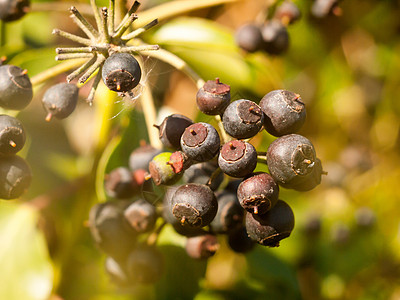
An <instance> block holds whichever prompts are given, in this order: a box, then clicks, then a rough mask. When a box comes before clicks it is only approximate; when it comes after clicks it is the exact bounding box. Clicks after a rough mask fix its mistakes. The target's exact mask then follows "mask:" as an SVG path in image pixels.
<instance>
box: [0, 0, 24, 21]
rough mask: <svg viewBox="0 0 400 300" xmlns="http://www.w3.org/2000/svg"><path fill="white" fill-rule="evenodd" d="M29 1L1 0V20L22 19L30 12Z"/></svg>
mask: <svg viewBox="0 0 400 300" xmlns="http://www.w3.org/2000/svg"><path fill="white" fill-rule="evenodd" d="M29 6H30V1H29V0H0V20H2V21H4V22H10V21H15V20H18V19H20V18H22V17H23V16H24V15H25V14H26V13H27V12H28V10H29Z"/></svg>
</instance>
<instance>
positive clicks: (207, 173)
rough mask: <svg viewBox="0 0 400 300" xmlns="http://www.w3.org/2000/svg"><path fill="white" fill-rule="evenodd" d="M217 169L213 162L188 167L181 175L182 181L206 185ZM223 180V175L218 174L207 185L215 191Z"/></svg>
mask: <svg viewBox="0 0 400 300" xmlns="http://www.w3.org/2000/svg"><path fill="white" fill-rule="evenodd" d="M217 169H218V165H217V164H216V163H214V161H207V162H203V163H199V164H194V165H192V166H190V167H189V168H188V169H187V170H186V171H185V173H184V174H183V181H184V182H186V183H201V184H207V183H208V181H209V180H210V178H211V176H212V174H213V173H214V172H215V171H216V170H217ZM223 180H224V174H223V173H222V172H220V173H219V174H218V175H217V176H216V177H215V178H214V179H213V180H212V182H211V183H210V184H209V187H210V188H211V189H212V190H213V191H215V190H217V189H218V187H219V186H220V185H221V183H222V181H223Z"/></svg>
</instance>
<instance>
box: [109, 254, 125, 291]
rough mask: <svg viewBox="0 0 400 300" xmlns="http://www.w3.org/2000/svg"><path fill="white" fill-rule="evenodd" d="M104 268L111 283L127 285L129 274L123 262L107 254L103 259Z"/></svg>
mask: <svg viewBox="0 0 400 300" xmlns="http://www.w3.org/2000/svg"><path fill="white" fill-rule="evenodd" d="M104 268H105V270H106V273H107V274H108V276H109V277H110V279H111V281H112V282H113V283H115V284H116V285H118V286H129V284H130V283H129V276H128V274H127V271H126V266H125V264H124V263H122V262H119V261H117V260H115V259H114V258H113V257H111V256H108V257H107V258H106V260H105V263H104Z"/></svg>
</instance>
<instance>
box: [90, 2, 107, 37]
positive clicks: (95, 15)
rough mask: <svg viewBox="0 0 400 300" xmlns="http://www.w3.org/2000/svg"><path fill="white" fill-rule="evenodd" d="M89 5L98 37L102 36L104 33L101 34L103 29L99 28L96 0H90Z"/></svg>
mask: <svg viewBox="0 0 400 300" xmlns="http://www.w3.org/2000/svg"><path fill="white" fill-rule="evenodd" d="M90 5H91V6H92V10H93V14H94V18H95V20H96V25H97V29H98V30H99V32H100V35H101V36H103V35H104V32H103V27H102V26H101V17H100V13H99V9H98V7H97V5H96V0H90Z"/></svg>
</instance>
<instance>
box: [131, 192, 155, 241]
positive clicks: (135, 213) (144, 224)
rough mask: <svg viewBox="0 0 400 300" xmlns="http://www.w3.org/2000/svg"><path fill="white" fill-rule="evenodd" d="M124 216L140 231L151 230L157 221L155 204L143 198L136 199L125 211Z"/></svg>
mask: <svg viewBox="0 0 400 300" xmlns="http://www.w3.org/2000/svg"><path fill="white" fill-rule="evenodd" d="M124 216H125V218H126V219H127V220H128V223H129V224H131V226H132V228H133V229H135V230H136V231H137V232H139V233H143V232H149V231H151V230H152V229H153V228H154V226H155V224H156V221H157V212H156V208H155V207H154V205H151V204H150V203H149V202H147V201H145V200H142V199H139V200H136V201H135V202H133V203H132V204H131V205H129V206H128V207H127V208H126V209H125V211H124Z"/></svg>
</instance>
